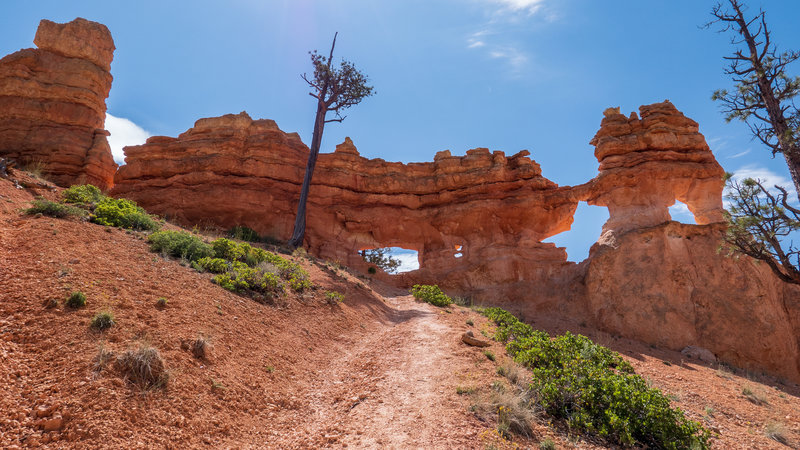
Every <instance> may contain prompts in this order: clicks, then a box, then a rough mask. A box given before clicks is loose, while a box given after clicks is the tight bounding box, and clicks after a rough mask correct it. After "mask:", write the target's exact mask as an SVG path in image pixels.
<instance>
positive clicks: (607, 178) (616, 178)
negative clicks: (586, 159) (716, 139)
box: [586, 100, 724, 233]
mask: <svg viewBox="0 0 800 450" xmlns="http://www.w3.org/2000/svg"><path fill="white" fill-rule="evenodd" d="M639 112H640V114H641V116H642V118H641V119H639V118H638V117H637V115H636V113H631V116H630V117H625V116H624V115H622V114H620V113H619V111H618V110H614V109H609V110H606V112H605V118H604V119H603V121H602V122H601V124H600V130H599V131H598V132H597V134H596V135H595V137H594V138H593V139H592V141H591V143H592V144H593V145H595V147H596V148H595V156H596V157H597V160H598V161H599V162H600V174H599V175H598V176H597V178H595V179H594V180H592V183H591V184H592V189H591V191H592V193H591V194H590V195H589V196H588V197H587V198H586V200H587V201H588V202H589V204H590V205H598V206H607V207H608V211H609V215H610V218H609V220H608V222H607V223H606V224H605V226H604V230H603V231H604V232H608V231H610V230H614V231H616V232H618V233H619V232H624V231H627V230H632V229H636V228H642V227H647V226H653V225H658V224H661V223H664V222H667V221H669V220H670V215H669V210H668V208H669V207H670V206H672V205H673V204H674V203H675V200H676V199H677V200H679V201H681V202H683V203H685V204H686V205H687V206H688V207H689V210H690V211H691V212H692V213H693V214H694V216H695V220H696V222H697V223H698V224H699V225H704V224H708V223H717V222H722V221H723V216H722V211H723V209H722V188H723V187H724V182H723V180H722V177H723V175H724V171H723V170H722V167H721V166H720V165H719V164H718V163H717V161H716V159H714V155H713V154H712V153H711V150H710V149H709V147H708V144H706V141H705V138H704V137H703V135H702V134H700V132H699V131H698V129H699V127H698V125H697V122H695V121H693V120H691V119H689V118H687V117H686V116H684V115H683V114H682V113H681V112H680V111H678V110H677V109H676V108H675V106H673V105H672V103H670V102H669V101H668V100H667V101H664V102H663V103H655V104H652V105H647V106H642V107H641V108H640V109H639Z"/></svg>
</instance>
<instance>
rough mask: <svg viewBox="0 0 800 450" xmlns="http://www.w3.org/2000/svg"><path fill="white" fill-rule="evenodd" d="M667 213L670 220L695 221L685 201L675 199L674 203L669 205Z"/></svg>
mask: <svg viewBox="0 0 800 450" xmlns="http://www.w3.org/2000/svg"><path fill="white" fill-rule="evenodd" d="M669 215H670V216H671V217H672V220H676V221H678V222H681V223H697V222H695V220H694V214H692V212H691V211H689V207H688V206H686V204H685V203H683V202H679V201H677V200H675V204H674V205H672V206H670V207H669Z"/></svg>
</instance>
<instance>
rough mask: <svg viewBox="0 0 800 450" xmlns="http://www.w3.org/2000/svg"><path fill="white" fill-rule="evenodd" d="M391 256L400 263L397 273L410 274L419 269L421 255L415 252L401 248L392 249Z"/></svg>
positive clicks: (390, 250) (390, 249)
mask: <svg viewBox="0 0 800 450" xmlns="http://www.w3.org/2000/svg"><path fill="white" fill-rule="evenodd" d="M389 255H391V257H392V258H394V259H397V260H399V261H400V266H399V267H398V268H397V273H403V272H410V271H412V270H417V269H419V253H418V252H416V251H414V250H406V249H404V248H400V247H390V248H389Z"/></svg>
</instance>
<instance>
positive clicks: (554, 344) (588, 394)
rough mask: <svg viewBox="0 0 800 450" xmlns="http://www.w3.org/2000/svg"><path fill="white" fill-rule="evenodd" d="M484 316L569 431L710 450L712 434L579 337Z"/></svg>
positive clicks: (490, 311)
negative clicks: (505, 342) (492, 324)
mask: <svg viewBox="0 0 800 450" xmlns="http://www.w3.org/2000/svg"><path fill="white" fill-rule="evenodd" d="M484 314H485V315H486V316H487V317H489V318H490V319H491V320H493V321H494V322H495V323H496V324H497V326H498V330H497V332H496V333H495V337H496V338H497V339H498V340H501V341H506V340H508V341H509V342H508V344H507V346H506V350H507V351H508V353H509V355H511V356H512V357H513V358H514V360H515V361H516V362H517V363H519V364H521V365H523V366H526V367H528V368H529V369H531V371H532V373H533V379H532V382H531V385H530V387H531V389H532V390H533V392H534V393H535V394H536V396H537V398H538V401H539V403H540V404H541V406H542V407H543V408H544V410H545V411H546V412H547V413H548V414H550V415H552V416H554V417H557V418H561V419H564V420H566V421H567V423H568V424H569V426H570V428H571V429H576V430H584V431H586V432H588V433H592V434H596V435H599V436H601V437H603V438H605V439H607V440H609V441H611V442H613V443H616V444H622V445H639V446H645V447H656V448H667V449H678V448H692V447H700V448H707V447H708V440H709V436H710V434H709V432H708V431H707V430H706V429H704V428H703V427H702V426H700V424H699V423H697V422H694V421H691V420H689V419H687V418H686V417H685V416H684V414H683V412H682V411H681V410H680V409H672V408H670V402H669V398H667V397H666V396H665V395H664V394H663V393H661V391H659V390H658V389H651V388H650V387H648V386H647V382H646V381H645V380H644V379H643V378H642V377H640V376H639V375H636V374H634V373H633V368H632V367H631V365H630V364H628V363H627V362H626V361H625V360H623V359H622V357H621V356H620V355H619V354H618V353H616V352H613V351H611V350H609V349H607V348H605V347H602V346H599V345H597V344H595V343H593V342H592V341H591V340H589V339H588V338H586V337H585V336H581V335H573V334H571V333H566V334H564V335H563V336H558V337H556V338H554V339H551V338H550V336H549V335H548V334H547V333H544V332H542V331H536V330H533V329H532V328H531V327H530V326H528V325H526V324H522V323H521V322H519V320H517V318H516V317H514V316H513V315H511V314H509V313H508V312H506V311H503V310H501V309H499V308H487V309H486V310H484Z"/></svg>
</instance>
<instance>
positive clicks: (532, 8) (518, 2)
mask: <svg viewBox="0 0 800 450" xmlns="http://www.w3.org/2000/svg"><path fill="white" fill-rule="evenodd" d="M491 2H492V3H496V4H499V5H500V6H501V7H502V8H504V9H507V10H511V11H527V12H528V14H536V13H537V12H539V11H541V9H542V6H544V2H545V0H491Z"/></svg>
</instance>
